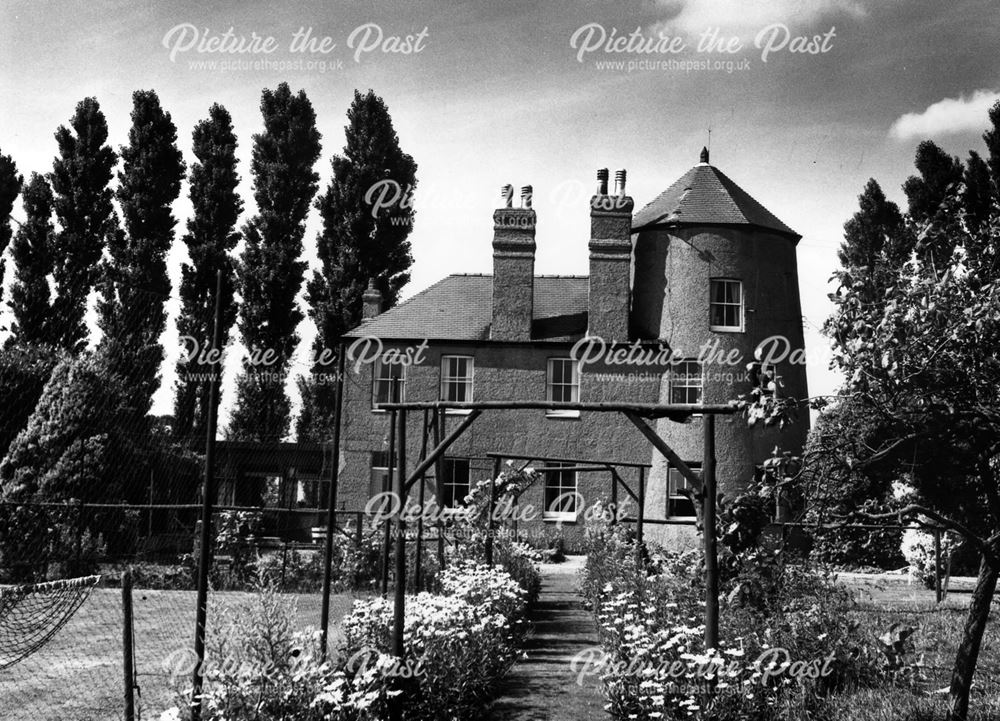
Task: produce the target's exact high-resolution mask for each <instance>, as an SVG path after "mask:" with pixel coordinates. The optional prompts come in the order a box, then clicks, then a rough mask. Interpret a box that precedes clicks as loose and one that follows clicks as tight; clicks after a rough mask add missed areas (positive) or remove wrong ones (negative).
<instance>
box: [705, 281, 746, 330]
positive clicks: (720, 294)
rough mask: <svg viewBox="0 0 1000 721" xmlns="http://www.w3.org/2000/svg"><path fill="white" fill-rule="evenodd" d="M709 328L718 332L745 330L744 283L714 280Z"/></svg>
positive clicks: (711, 289)
mask: <svg viewBox="0 0 1000 721" xmlns="http://www.w3.org/2000/svg"><path fill="white" fill-rule="evenodd" d="M709 326H710V327H711V329H712V330H718V331H742V330H743V283H742V281H739V280H726V279H724V278H712V280H711V281H710V288H709Z"/></svg>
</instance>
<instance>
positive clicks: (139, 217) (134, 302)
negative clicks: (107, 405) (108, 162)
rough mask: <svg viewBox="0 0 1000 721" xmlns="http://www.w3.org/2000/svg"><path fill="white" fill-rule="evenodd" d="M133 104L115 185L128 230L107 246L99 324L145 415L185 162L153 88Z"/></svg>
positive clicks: (135, 409) (113, 362) (110, 356)
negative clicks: (174, 209)
mask: <svg viewBox="0 0 1000 721" xmlns="http://www.w3.org/2000/svg"><path fill="white" fill-rule="evenodd" d="M132 102H133V108H132V127H131V129H130V130H129V144H128V145H127V146H125V147H123V148H122V149H121V155H122V170H121V172H120V173H119V174H118V181H119V186H118V190H117V197H118V201H119V203H121V209H122V219H123V222H124V231H123V232H118V233H114V234H113V235H112V237H111V240H110V242H109V244H108V250H109V254H110V259H109V261H108V262H107V263H106V264H105V272H106V282H105V283H104V287H103V292H102V296H101V301H100V303H99V306H98V310H99V319H98V322H99V324H100V326H101V330H102V331H103V332H104V337H103V339H102V340H101V350H102V351H103V352H104V354H105V357H106V359H107V362H108V363H109V364H110V370H111V371H112V372H114V373H118V374H119V375H120V376H121V377H122V378H127V379H128V388H129V391H130V393H131V394H132V399H131V404H130V405H131V408H130V409H129V410H130V412H131V413H134V414H135V417H136V418H142V417H145V415H146V413H147V412H148V411H149V407H150V404H151V401H152V397H153V394H154V393H155V392H156V389H157V387H158V386H159V367H160V363H161V362H162V361H163V347H162V345H161V344H160V336H161V335H162V334H163V331H164V329H165V328H166V323H167V313H166V308H165V307H164V306H165V304H166V300H167V298H168V296H169V294H170V279H169V278H168V276H167V260H166V256H167V252H168V251H169V250H170V246H171V244H172V243H173V240H174V226H175V225H176V223H177V221H176V219H175V218H174V216H173V211H172V210H171V206H172V204H173V202H174V201H175V200H176V199H177V196H178V195H179V194H180V189H181V180H182V179H183V177H184V160H183V158H182V156H181V151H180V150H178V149H177V128H176V127H175V126H174V123H173V121H172V120H171V118H170V113H167V112H165V111H164V110H163V108H162V107H161V106H160V100H159V98H158V97H157V95H156V93H155V92H153V91H152V90H137V91H136V92H135V93H133V95H132Z"/></svg>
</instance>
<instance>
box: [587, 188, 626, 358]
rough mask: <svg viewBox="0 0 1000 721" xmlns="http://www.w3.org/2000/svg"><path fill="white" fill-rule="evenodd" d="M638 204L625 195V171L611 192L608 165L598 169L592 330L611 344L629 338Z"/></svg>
mask: <svg viewBox="0 0 1000 721" xmlns="http://www.w3.org/2000/svg"><path fill="white" fill-rule="evenodd" d="M634 205H635V204H634V203H633V201H632V198H630V197H629V196H627V195H626V194H625V171H624V170H619V171H616V172H615V190H614V193H613V194H611V195H609V194H608V170H607V168H602V169H601V170H598V171H597V194H596V195H594V197H593V198H591V200H590V301H589V304H588V313H589V318H588V326H589V327H588V332H589V333H590V335H595V336H600V337H601V338H603V339H604V340H605V341H607V342H609V343H610V342H611V341H627V340H628V338H629V277H630V273H631V271H630V263H631V258H632V209H633V207H634Z"/></svg>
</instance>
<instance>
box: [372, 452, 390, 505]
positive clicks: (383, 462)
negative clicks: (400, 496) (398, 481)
mask: <svg viewBox="0 0 1000 721" xmlns="http://www.w3.org/2000/svg"><path fill="white" fill-rule="evenodd" d="M393 461H395V459H393ZM388 480H389V452H388V451H372V460H371V475H370V476H369V478H368V497H369V498H374V497H375V496H377V495H378V494H380V493H384V492H385V491H386V490H389V491H391V490H392V489H391V488H389V489H386V487H385V484H386V482H387V481H388Z"/></svg>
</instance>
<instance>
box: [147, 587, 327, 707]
mask: <svg viewBox="0 0 1000 721" xmlns="http://www.w3.org/2000/svg"><path fill="white" fill-rule="evenodd" d="M295 616H296V609H295V602H294V600H293V599H290V598H289V597H288V596H283V595H282V594H280V593H278V591H277V590H276V589H275V588H274V587H273V586H271V585H262V586H260V587H259V588H258V590H257V592H256V593H255V594H254V595H253V597H252V598H251V599H249V600H248V601H247V602H246V603H244V604H242V605H239V606H235V607H226V608H223V609H221V611H220V612H219V613H218V615H217V617H216V618H217V620H216V621H215V622H214V623H213V624H212V625H211V626H210V630H209V634H208V638H207V639H206V673H205V677H204V683H205V685H204V691H203V696H202V718H203V719H205V721H243V720H246V721H251V720H253V721H321V720H322V719H325V718H327V717H326V716H324V715H323V714H322V713H321V711H320V710H319V709H318V708H316V707H315V706H313V700H314V698H315V697H316V696H317V695H318V694H320V693H322V691H323V689H324V687H325V686H326V685H327V684H328V683H329V681H330V679H331V677H332V672H331V671H330V669H329V667H328V666H327V665H325V664H324V663H322V662H321V661H320V654H319V650H320V649H319V643H318V636H317V634H316V633H315V632H313V631H312V629H307V630H305V631H301V632H300V631H296V630H295ZM168 714H170V715H167V714H165V717H166V718H176V719H188V718H190V708H189V707H188V705H187V703H186V698H185V701H184V702H182V703H181V704H179V705H178V708H177V709H176V710H173V711H172V712H168Z"/></svg>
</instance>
